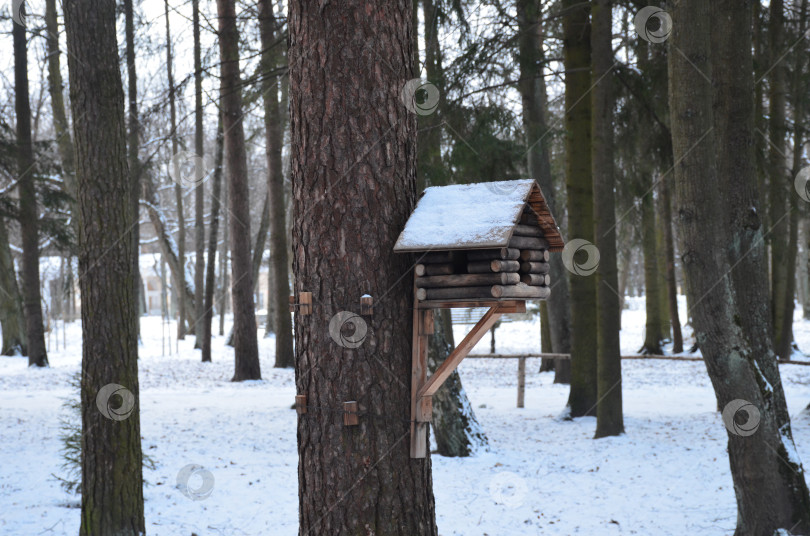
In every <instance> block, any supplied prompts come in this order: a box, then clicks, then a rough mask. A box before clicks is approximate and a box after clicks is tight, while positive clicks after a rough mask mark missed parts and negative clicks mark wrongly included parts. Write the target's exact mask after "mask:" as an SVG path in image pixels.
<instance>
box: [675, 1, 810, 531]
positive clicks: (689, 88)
mask: <svg viewBox="0 0 810 536" xmlns="http://www.w3.org/2000/svg"><path fill="white" fill-rule="evenodd" d="M751 9H752V2H746V3H744V4H740V3H739V2H736V1H732V0H720V1H717V2H713V3H708V2H703V1H702V0H684V1H682V2H680V3H679V4H677V5H676V6H675V7H674V8H673V10H672V19H673V21H672V22H673V24H672V36H671V38H670V44H671V47H670V53H669V54H668V58H669V81H670V93H669V99H670V108H671V114H672V142H673V143H672V145H673V153H674V154H673V156H674V160H675V162H677V166H676V167H675V180H676V191H677V199H678V203H677V206H678V221H679V229H680V236H681V237H682V240H683V262H684V267H685V270H686V272H687V274H688V276H687V278H686V283H687V293H688V295H689V296H690V304H691V308H692V317H693V319H694V322H693V325H694V326H695V334H696V338H697V341H698V344H699V345H700V348H701V350H702V352H703V356H704V360H705V363H706V368H707V371H708V373H709V376H710V378H711V380H712V385H713V387H714V390H715V394H716V396H717V402H718V407H720V408H723V410H724V413H727V414H726V415H724V421H725V424H726V427H727V430H728V452H729V460H730V465H731V474H732V479H733V481H734V490H735V494H736V496H737V507H738V516H737V528H736V531H735V535H736V536H754V535H762V534H774V533H775V531H776V530H777V529H779V528H782V529H787V530H789V531H790V532H791V533H794V534H805V533H808V532H809V531H810V495H809V494H808V491H807V486H806V484H805V481H804V471H803V468H802V466H801V462H800V461H799V458H798V454H797V453H796V450H795V447H794V444H793V439H792V434H791V430H790V418H789V416H788V412H787V405H786V403H785V397H784V391H783V388H782V383H781V379H780V376H779V370H778V368H777V361H776V355H775V354H774V352H773V347H772V343H771V339H770V337H769V334H770V311H769V307H768V296H767V291H766V289H765V287H763V286H762V285H758V284H756V281H755V280H756V278H757V276H758V275H759V274H761V273H764V270H765V267H766V265H767V260H766V252H765V247H764V245H763V240H762V239H763V233H764V229H763V226H762V224H761V222H760V219H759V218H760V216H759V215H760V213H761V210H759V206H760V203H759V200H758V196H757V184H756V182H757V181H756V172H755V157H754V153H753V150H752V149H753V147H754V115H753V111H754V103H753V100H752V99H751V95H752V94H753V91H754V87H753V84H754V83H753V74H752V73H753V64H752V57H751V49H752V47H751ZM719 18H722V19H723V24H722V25H716V24H713V21H715V20H719ZM675 47H677V48H678V49H679V50H680V53H676V52H675ZM704 77H708V78H709V79H710V80H711V83H710V82H709V81H707V80H706V78H704ZM718 208H719V210H718ZM707 229H711V230H712V232H707ZM732 266H735V269H733V270H732V269H731V267H732ZM740 401H742V404H750V405H748V406H742V408H740ZM732 404H734V405H732ZM735 410H736V411H735ZM754 410H756V411H754ZM756 415H759V420H758V421H756V420H755V419H756V417H755V416H756ZM740 425H742V426H740ZM745 425H748V426H745Z"/></svg>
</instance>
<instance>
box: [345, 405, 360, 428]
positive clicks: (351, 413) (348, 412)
mask: <svg viewBox="0 0 810 536" xmlns="http://www.w3.org/2000/svg"><path fill="white" fill-rule="evenodd" d="M358 424H360V419H359V417H358V416H357V402H354V401H351V402H344V403H343V425H344V426H357V425H358Z"/></svg>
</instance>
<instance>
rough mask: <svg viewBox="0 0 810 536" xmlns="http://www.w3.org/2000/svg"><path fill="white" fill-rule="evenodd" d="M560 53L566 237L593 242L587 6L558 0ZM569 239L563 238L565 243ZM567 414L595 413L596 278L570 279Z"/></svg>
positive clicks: (580, 277) (576, 276)
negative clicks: (562, 66) (563, 85)
mask: <svg viewBox="0 0 810 536" xmlns="http://www.w3.org/2000/svg"><path fill="white" fill-rule="evenodd" d="M562 5H563V9H564V11H565V16H564V17H563V34H564V37H563V55H564V61H563V63H564V65H565V72H566V75H565V109H566V114H565V131H566V133H567V135H566V140H565V149H566V158H565V160H566V169H565V186H566V190H567V192H568V214H572V215H575V216H574V217H571V218H570V219H569V221H568V236H569V237H570V238H579V239H582V240H586V241H587V242H590V243H591V244H592V243H593V241H594V220H593V180H592V177H591V169H592V168H591V99H590V98H589V96H588V93H589V91H590V87H591V84H592V81H591V75H590V71H591V41H590V40H591V24H590V20H589V11H590V9H589V5H587V4H583V3H582V2H579V0H564V1H563V4H562ZM570 238H569V241H570ZM570 282H571V296H570V306H571V360H570V361H571V391H570V394H569V396H568V407H569V410H570V415H571V416H572V417H582V416H584V415H596V402H597V379H596V371H597V360H596V352H597V339H596V330H594V329H593V328H594V326H595V325H596V322H597V314H596V278H595V277H591V275H580V274H575V275H573V276H572V277H571V280H570Z"/></svg>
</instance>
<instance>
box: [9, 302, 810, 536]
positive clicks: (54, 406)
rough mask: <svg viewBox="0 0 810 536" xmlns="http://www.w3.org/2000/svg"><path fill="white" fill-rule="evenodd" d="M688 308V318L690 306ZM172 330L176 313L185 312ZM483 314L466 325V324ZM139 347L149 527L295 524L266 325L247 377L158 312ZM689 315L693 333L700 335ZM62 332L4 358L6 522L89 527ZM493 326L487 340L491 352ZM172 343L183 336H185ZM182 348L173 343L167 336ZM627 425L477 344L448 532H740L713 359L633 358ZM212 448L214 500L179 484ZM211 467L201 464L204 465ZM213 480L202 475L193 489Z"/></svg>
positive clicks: (792, 369) (224, 529)
mask: <svg viewBox="0 0 810 536" xmlns="http://www.w3.org/2000/svg"><path fill="white" fill-rule="evenodd" d="M629 305H630V309H629V310H626V311H624V315H623V326H624V329H623V331H622V352H623V353H624V354H632V353H635V352H636V350H637V349H638V347H639V346H640V344H641V334H642V329H643V324H644V311H643V302H642V301H641V300H639V299H630V300H629ZM682 318H683V317H682ZM171 327H172V329H173V325H172V326H171ZM467 329H469V326H458V327H457V333H456V336H457V337H458V338H459V339H457V340H460V337H462V336H463V334H464V331H465V330H467ZM795 331H796V338H797V341H798V343H799V346H800V347H802V348H804V349H810V323H807V322H804V321H802V320H801V319H800V315H799V314H798V312H797V316H796V330H795ZM142 333H143V335H144V339H145V341H144V346H142V347H141V350H140V355H141V359H140V382H141V400H140V412H141V429H142V434H143V448H144V451H145V452H146V453H147V454H148V455H149V456H151V458H152V459H153V460H154V461H155V462H156V468H155V469H154V470H146V471H145V474H144V477H145V479H146V480H147V482H148V485H147V487H146V488H145V490H144V496H145V499H146V522H147V532H148V533H149V534H153V535H172V536H175V535H186V536H188V535H190V534H192V533H195V534H198V535H199V536H203V535H272V536H275V535H280V536H283V535H295V534H297V523H298V512H297V469H296V468H297V456H296V445H295V440H296V439H295V425H296V414H295V411H293V410H291V409H290V406H291V404H292V401H293V396H294V394H295V389H294V383H293V374H292V371H289V370H277V369H274V368H272V364H273V358H272V354H273V344H272V339H260V345H261V346H260V349H261V355H262V372H263V376H264V380H262V381H260V382H245V383H241V384H233V383H231V382H230V381H229V380H230V378H231V375H232V373H233V356H232V352H231V351H229V349H228V348H226V347H224V345H223V339H222V338H217V339H216V341H215V346H214V362H213V363H211V364H206V365H203V364H202V363H199V355H198V354H197V353H195V352H194V351H193V349H192V344H193V338H191V337H189V338H188V340H186V341H181V342H180V345H179V346H180V348H179V349H180V352H179V354H178V353H176V352H174V353H173V355H171V356H169V355H161V353H162V352H161V339H160V337H161V323H160V319H159V318H144V319H143V323H142ZM689 334H690V332H689V330H688V329H687V337H688V342H687V346H688V345H689V343H691V337H690V336H689ZM59 336H60V342H59V344H60V347H59V350H57V349H56V346H55V344H56V342H55V336H52V338H51V347H50V361H51V367H50V368H48V369H44V370H40V369H28V368H27V367H26V361H25V359H23V358H18V357H15V358H0V534H2V535H4V536H5V535H11V536H17V535H20V536H28V535H37V534H47V535H61V534H69V535H73V534H76V532H77V531H78V526H79V509H78V504H79V503H78V497H76V496H72V495H68V494H67V493H65V492H64V491H63V490H62V489H61V487H60V486H59V483H58V481H57V480H56V479H55V478H54V476H52V475H53V474H54V473H55V474H61V470H60V465H61V463H62V462H61V459H60V455H59V449H60V446H61V443H60V441H59V433H60V431H59V419H60V416H64V414H65V410H64V409H63V408H62V403H63V401H64V399H65V398H67V397H68V396H71V395H73V394H74V393H73V391H72V389H71V387H70V383H69V382H70V379H71V376H72V375H73V374H75V373H76V372H77V371H78V369H79V364H80V359H81V347H80V340H79V324H78V323H74V324H72V325H68V326H67V337H66V338H67V342H68V346H67V348H64V347H62V341H61V336H62V333H61V331H60V333H59ZM497 341H498V347H497V350H498V351H499V352H502V353H513V352H521V351H524V352H525V351H537V350H538V346H539V326H538V324H537V323H536V322H535V323H532V322H512V323H504V324H503V325H502V327H501V328H499V330H498V332H497ZM488 344H489V342H488V340H487V339H486V338H485V340H484V341H482V342H481V346H482V348H481V349H480V350H479V352H481V351H483V352H486V351H488ZM173 351H174V348H173ZM166 352H167V354H168V350H166ZM622 366H623V374H624V376H623V378H624V380H623V388H624V390H623V397H624V410H625V428H626V430H627V433H626V434H625V435H623V436H621V437H613V438H607V439H600V440H593V439H592V437H593V432H594V429H595V419H593V418H582V419H577V420H575V421H573V422H570V421H563V420H560V419H558V416H559V415H560V413H561V412H562V410H563V408H564V406H565V402H566V399H567V396H568V388H567V387H566V386H561V385H554V384H553V383H552V382H553V373H543V374H539V373H538V372H537V370H538V367H539V360H538V359H530V360H529V361H528V365H527V373H528V377H527V385H526V407H525V408H524V409H517V408H516V407H515V398H516V387H517V378H516V370H517V363H516V362H515V361H514V360H492V359H468V360H466V361H465V362H464V363H463V364H462V366H461V369H460V370H461V375H462V379H463V381H464V385H465V388H466V390H467V392H468V394H469V396H470V399H471V401H472V403H473V406H474V407H475V411H476V413H477V415H478V418H479V419H480V421H481V423H482V425H483V428H484V430H485V431H486V433H487V435H488V436H489V440H490V450H489V452H483V453H479V454H478V455H477V456H475V457H472V458H462V459H448V458H442V457H440V456H436V455H434V456H433V481H434V493H435V496H436V507H437V513H438V525H439V532H440V534H442V535H444V536H450V535H462V534H463V535H479V536H480V535H490V536H495V535H533V534H558V535H572V534H583V535H602V534H604V535H612V534H640V535H644V536H648V535H651V534H655V535H666V534H672V535H684V534H689V535H695V536H698V535H707V536H708V535H712V536H715V535H718V534H732V533H733V529H734V524H735V517H736V510H735V504H734V491H733V489H732V482H731V475H730V473H729V469H728V458H727V455H726V447H725V445H726V432H725V430H724V428H723V423H722V421H721V418H720V415H719V414H718V413H717V411H716V403H715V400H714V396H713V393H712V389H711V386H710V384H709V381H708V378H707V376H706V372H705V368H704V365H703V363H701V362H675V361H662V360H649V361H640V360H626V361H623V363H622ZM781 372H782V378H783V383H784V386H785V390H786V393H787V398H788V404H789V407H790V410H791V414H792V415H793V430H794V435H795V438H796V443H797V447H798V450H799V454H800V455H801V456H802V458H803V459H804V460H805V461H806V462H807V461H810V416H808V415H807V414H805V413H802V410H803V408H804V407H805V406H806V405H807V404H808V402H810V367H803V366H797V365H782V366H781ZM188 464H199V465H202V466H204V467H205V468H206V469H208V470H209V471H210V472H211V474H212V475H213V477H214V488H213V491H212V494H211V496H210V497H209V498H207V499H205V500H200V501H193V500H190V499H189V498H187V497H186V496H184V495H183V494H182V493H181V492H180V490H178V489H177V487H176V485H175V482H176V477H177V473H178V471H180V469H181V468H183V467H184V466H186V465H188ZM194 478H199V477H194ZM197 485H199V482H198V481H194V480H193V481H192V482H191V487H196V486H197Z"/></svg>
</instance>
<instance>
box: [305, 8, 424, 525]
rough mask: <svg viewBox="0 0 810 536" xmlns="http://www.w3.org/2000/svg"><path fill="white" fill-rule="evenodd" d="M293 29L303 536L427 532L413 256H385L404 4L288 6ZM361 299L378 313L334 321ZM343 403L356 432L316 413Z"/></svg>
mask: <svg viewBox="0 0 810 536" xmlns="http://www.w3.org/2000/svg"><path fill="white" fill-rule="evenodd" d="M289 28H290V50H289V57H290V104H291V109H290V111H291V132H292V151H293V152H292V161H293V165H292V183H293V199H294V204H293V211H294V217H295V225H294V227H293V260H294V273H295V289H296V295H298V294H299V293H300V292H304V291H308V292H312V293H313V302H314V306H313V308H312V309H313V310H312V314H310V315H301V314H299V313H296V321H295V335H296V342H297V344H296V350H295V351H296V386H297V393H298V394H300V395H306V397H307V404H308V405H310V406H312V409H310V410H309V411H308V412H307V414H305V415H302V416H301V417H300V418H299V420H298V453H299V459H300V462H299V470H298V475H299V516H300V528H299V534H301V535H305V534H316V533H317V534H330V535H331V534H335V535H338V534H347V535H348V534H360V533H363V534H371V533H373V534H385V535H402V536H412V535H414V534H419V535H426V536H430V535H436V534H437V532H438V531H437V528H436V521H435V516H436V513H435V506H434V500H433V491H432V487H433V486H432V477H431V461H430V455H429V454H428V456H427V457H426V458H423V459H411V458H410V451H409V446H410V442H409V440H408V439H409V436H410V423H409V419H410V400H411V393H410V385H409V383H410V382H409V378H410V377H411V339H412V327H413V326H412V323H413V321H412V318H413V314H412V311H411V307H412V305H413V302H412V279H411V277H409V276H408V272H409V270H410V266H411V261H412V259H410V258H409V256H406V255H397V254H395V253H394V252H393V246H394V243H395V241H396V239H397V236H398V235H399V233H400V232H401V230H402V228H403V226H404V225H405V222H406V220H407V218H408V215H409V214H410V211H411V210H412V209H413V207H414V204H415V197H416V162H415V157H416V120H415V115H412V114H410V113H409V112H408V110H407V108H406V106H404V105H403V102H402V100H401V92H402V89H403V86H404V85H405V83H406V82H407V81H408V80H409V79H411V78H413V70H412V67H413V57H412V53H413V52H412V48H411V45H412V32H413V28H412V11H411V2H410V1H408V0H393V1H390V2H380V3H375V4H373V5H372V4H369V3H367V2H364V1H361V0H346V1H344V2H341V4H340V6H337V5H335V4H322V6H321V9H316V8H314V6H312V5H311V3H310V2H303V1H301V0H296V1H293V2H291V4H290V16H289ZM338 51H339V52H340V53H337V52H338ZM365 293H368V294H371V295H372V296H374V297H375V304H374V315H373V316H372V317H366V318H365V319H364V320H363V322H362V323H361V322H359V321H358V320H356V319H355V321H354V322H351V323H352V324H353V327H354V330H353V331H352V329H351V328H352V326H349V325H348V324H349V323H350V322H346V323H344V324H343V325H342V326H341V325H340V324H339V323H337V325H335V322H334V320H332V319H333V318H336V317H335V316H334V315H336V313H338V312H339V311H341V310H342V309H347V308H349V309H350V308H351V307H352V306H353V304H356V303H358V301H359V299H360V296H362V295H363V294H365ZM337 318H338V319H340V317H337ZM365 320H368V323H369V324H371V325H369V326H368V332H367V333H366V335H367V337H366V339H362V337H360V334H361V331H358V329H360V328H362V327H363V326H364V324H365ZM330 323H332V324H333V325H332V330H331V334H330V329H329V326H330ZM358 325H359V326H360V328H358ZM341 328H342V329H341ZM344 330H345V331H344ZM341 334H343V335H344V336H345V337H347V339H346V340H344V338H343V336H342V335H341ZM333 337H334V338H333ZM360 339H362V340H360ZM336 341H340V343H338V342H336ZM355 341H359V342H361V343H362V344H360V345H359V346H358V345H357V343H356V342H355ZM349 346H351V347H349ZM345 401H357V402H358V406H359V411H360V413H361V415H360V417H359V419H360V425H359V426H353V427H346V426H340V425H339V422H340V420H341V419H342V416H341V415H340V414H335V413H334V412H332V411H324V410H321V409H317V408H330V409H331V408H340V407H341V406H342V404H343V402H345ZM336 419H337V420H336Z"/></svg>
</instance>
